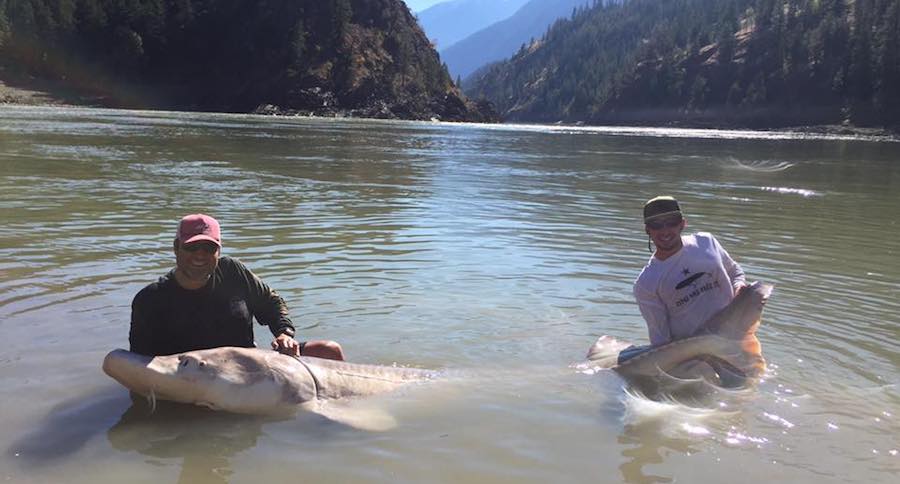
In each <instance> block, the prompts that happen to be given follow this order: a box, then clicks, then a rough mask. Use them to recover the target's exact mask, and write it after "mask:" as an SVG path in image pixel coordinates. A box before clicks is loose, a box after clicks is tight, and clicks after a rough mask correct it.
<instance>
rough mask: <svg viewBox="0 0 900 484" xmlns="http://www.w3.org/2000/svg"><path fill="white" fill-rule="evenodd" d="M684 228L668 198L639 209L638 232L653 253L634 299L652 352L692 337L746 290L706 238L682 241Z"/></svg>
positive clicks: (736, 268) (740, 275)
mask: <svg viewBox="0 0 900 484" xmlns="http://www.w3.org/2000/svg"><path fill="white" fill-rule="evenodd" d="M686 226H687V221H686V220H685V218H684V216H683V214H682V213H681V206H680V205H679V204H678V201H677V200H675V199H674V198H672V197H670V196H661V197H656V198H654V199H652V200H649V201H648V202H647V203H646V204H645V205H644V229H645V231H646V232H647V235H648V237H649V238H650V240H651V241H653V244H654V245H655V246H656V250H655V251H654V253H653V256H652V257H650V260H649V261H648V262H647V265H646V266H645V267H644V269H643V270H642V271H641V274H640V275H639V276H638V278H637V280H636V281H635V283H634V297H635V299H636V300H637V303H638V307H639V308H640V310H641V315H643V316H644V320H645V321H646V322H647V329H648V332H649V334H650V344H651V345H652V346H660V345H664V344H667V343H670V342H672V341H674V340H678V339H682V338H687V337H690V336H692V335H694V333H696V332H697V331H698V330H699V329H700V327H701V326H702V325H703V324H704V323H705V322H706V321H708V320H709V319H710V318H711V317H712V316H713V315H714V314H716V313H717V312H718V311H719V310H720V309H722V308H724V307H725V306H727V305H728V303H729V302H731V300H732V299H733V298H734V296H735V295H736V294H737V293H738V291H740V290H741V289H742V288H743V287H744V286H745V285H746V282H745V278H744V271H743V269H741V266H740V265H739V264H738V263H737V262H735V261H734V260H733V259H732V258H731V256H729V255H728V252H726V251H725V249H724V248H722V246H721V245H720V244H719V241H718V240H716V238H715V237H713V235H712V234H710V233H707V232H699V233H696V234H692V235H682V234H681V232H682V231H683V230H684V228H685V227H686ZM648 245H649V242H648Z"/></svg>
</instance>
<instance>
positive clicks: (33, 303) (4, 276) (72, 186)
mask: <svg viewBox="0 0 900 484" xmlns="http://www.w3.org/2000/svg"><path fill="white" fill-rule="evenodd" d="M658 193H670V194H673V195H675V196H676V197H678V198H679V199H680V200H682V202H683V206H684V208H685V210H686V212H687V214H688V218H689V229H692V230H705V231H712V232H714V233H715V234H716V235H717V236H718V237H719V239H720V240H721V241H722V242H723V244H724V245H725V247H726V248H727V249H728V250H729V251H730V252H731V254H732V255H733V256H734V257H735V258H736V259H737V260H738V261H739V262H741V263H742V264H743V266H744V269H745V271H747V273H748V275H749V276H750V278H751V279H759V280H763V281H767V282H772V283H774V284H776V286H777V288H776V293H775V295H774V296H773V298H772V300H771V301H770V303H769V305H768V306H767V309H766V313H765V315H764V322H763V326H762V328H761V330H760V333H759V336H760V339H761V341H762V343H763V349H764V353H765V355H766V358H767V359H768V361H769V363H770V372H769V374H768V375H767V377H766V378H765V379H764V380H763V381H762V382H760V384H759V386H758V388H756V389H755V390H754V391H752V392H749V393H742V394H740V395H722V396H719V397H717V398H720V399H721V402H720V403H721V405H715V403H716V402H713V403H714V405H712V406H711V407H712V409H709V410H700V409H691V408H689V407H687V406H683V405H666V404H654V403H651V402H648V401H645V400H641V399H636V398H633V397H630V396H628V395H627V394H626V393H625V392H624V391H623V389H622V385H621V382H620V381H619V380H618V378H617V377H615V376H614V375H611V374H605V373H604V374H599V375H585V374H581V373H578V372H577V371H575V370H574V369H572V368H570V367H569V365H570V364H571V363H574V362H577V361H579V360H580V359H581V358H582V357H583V356H584V354H585V352H586V350H587V348H588V347H589V346H590V345H591V344H592V343H593V341H594V340H595V339H596V338H597V337H598V336H599V335H602V334H611V335H614V336H617V337H619V338H623V339H630V340H634V341H641V340H643V339H645V338H646V336H645V328H644V323H643V321H642V320H641V317H640V315H639V313H638V311H637V308H636V306H635V305H634V304H633V302H632V298H631V283H632V281H633V279H634V278H635V277H636V275H637V273H638V272H639V271H640V269H641V267H642V265H643V264H644V262H645V261H646V259H647V257H648V253H647V245H646V239H645V236H644V234H643V231H642V226H641V224H640V219H639V214H640V208H641V204H642V202H643V201H644V200H646V199H647V198H650V197H652V196H654V195H656V194H658ZM198 211H202V212H206V213H210V214H212V215H214V216H216V217H217V218H218V219H219V220H220V221H221V222H222V224H223V230H224V242H225V251H224V252H225V253H226V254H227V255H231V256H235V257H238V258H240V259H241V260H243V261H244V262H245V263H247V265H249V266H250V267H251V268H252V269H254V271H255V272H257V274H259V275H260V276H262V277H263V278H264V280H266V281H267V282H268V283H269V284H270V285H271V286H273V287H275V288H276V289H277V290H279V292H280V293H281V294H282V295H283V296H284V297H285V299H286V300H287V301H288V304H289V306H290V307H291V309H292V315H293V318H294V320H295V323H296V324H297V325H298V327H299V328H302V329H301V331H300V333H301V335H302V336H303V337H305V338H330V339H335V340H338V341H340V342H341V343H342V344H343V346H344V349H345V351H346V352H347V354H348V358H350V359H351V360H353V361H358V362H370V363H382V364H390V363H393V362H396V363H398V364H402V365H412V366H418V367H426V368H438V369H445V370H446V371H447V373H448V374H449V375H451V377H450V378H449V379H448V381H447V382H443V383H437V384H434V385H426V386H422V387H416V388H412V389H409V390H407V391H401V392H399V393H398V394H394V395H390V396H387V397H384V398H378V399H375V401H373V402H369V403H370V404H371V405H374V406H377V407H378V408H379V409H380V410H384V411H386V412H388V413H390V414H391V415H393V417H394V418H395V419H396V420H397V427H396V428H394V429H392V430H389V431H386V432H380V433H374V432H363V431H357V430H353V429H348V428H345V427H342V426H339V425H336V424H331V423H328V422H325V421H322V420H319V419H315V418H312V417H310V416H304V415H300V416H298V417H297V419H295V420H287V421H268V420H264V419H255V418H247V417H235V416H228V415H211V414H208V413H198V414H196V415H194V414H186V415H180V416H178V415H174V416H173V415H166V414H155V415H152V416H150V417H141V418H136V419H131V418H128V417H123V414H124V412H125V411H126V410H127V409H128V408H129V405H130V401H129V399H128V397H127V395H126V393H125V390H124V389H122V388H121V387H119V386H118V385H117V384H116V383H115V382H113V381H112V380H110V379H109V378H108V377H106V376H105V375H104V374H103V373H102V372H101V371H100V361H101V360H102V357H103V356H104V355H105V354H106V352H108V351H109V350H111V349H113V348H116V347H127V337H128V318H129V309H130V303H131V298H132V297H133V296H134V294H135V293H136V292H137V291H138V290H139V289H140V288H141V287H143V286H144V285H146V284H147V283H149V282H152V281H153V280H155V278H157V277H158V276H159V275H162V274H163V273H164V272H166V271H167V270H168V268H170V267H171V266H172V264H173V262H174V260H173V256H172V253H171V239H172V237H173V235H174V230H175V224H176V221H177V220H178V218H179V217H180V216H181V215H183V214H187V213H192V212H198ZM898 257H900V143H891V142H876V141H871V140H853V139H821V138H820V139H808V138H804V137H802V136H774V135H771V134H760V133H716V132H704V131H686V130H631V131H629V130H589V129H571V128H546V127H511V126H494V127H480V126H465V125H443V124H428V123H405V122H375V121H359V120H321V119H316V120H308V119H281V118H265V117H250V116H231V115H207V114H189V113H151V112H126V111H104V110H80V109H72V110H63V109H38V108H14V107H0V334H2V336H3V342H4V345H3V349H0V410H2V411H0V427H2V428H3V432H2V434H0V435H2V436H0V448H2V449H0V450H2V451H3V453H2V454H0V479H4V480H6V481H11V482H29V483H30V482H86V483H87V482H90V483H97V482H126V481H127V482H179V481H180V482H191V483H203V482H262V480H266V481H269V482H287V481H288V480H290V481H293V482H391V483H394V482H406V483H419V482H475V483H477V482H485V483H496V482H516V483H522V482H535V483H544V482H592V481H593V482H635V483H644V482H673V481H679V482H707V483H717V482H726V481H727V482H731V483H741V482H747V483H751V482H752V483H755V482H816V483H819V482H866V483H871V482H893V479H894V478H891V477H890V476H891V475H894V476H896V475H897V473H898V472H900V455H898V450H900V441H898V435H900V390H898V387H897V384H898V379H900V374H898V368H900V343H898V340H900V262H898ZM256 334H257V341H258V342H259V343H260V344H267V343H268V341H269V338H270V336H269V335H268V334H267V330H266V328H264V327H259V328H258V331H257V333H256ZM707 403H708V402H707ZM717 407H718V408H717Z"/></svg>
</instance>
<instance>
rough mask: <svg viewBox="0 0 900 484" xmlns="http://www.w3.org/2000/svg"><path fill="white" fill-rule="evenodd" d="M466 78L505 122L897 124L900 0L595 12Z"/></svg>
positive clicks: (657, 3) (633, 3) (724, 0)
mask: <svg viewBox="0 0 900 484" xmlns="http://www.w3.org/2000/svg"><path fill="white" fill-rule="evenodd" d="M473 77H477V78H475V79H472V81H471V84H468V85H467V92H468V93H470V94H472V95H478V96H485V97H487V98H488V99H490V100H492V101H494V102H495V103H496V104H497V106H498V109H499V110H500V111H501V114H502V115H504V116H505V118H506V119H509V120H520V121H538V122H553V121H559V120H561V121H567V122H579V121H581V122H586V123H591V124H602V123H629V124H662V123H686V124H692V125H709V126H750V127H780V126H787V125H803V124H835V123H850V124H853V125H857V126H895V127H896V126H898V125H900V0H626V1H625V2H623V4H621V5H615V4H613V5H607V6H601V5H596V6H595V7H594V8H591V9H585V10H582V11H579V12H577V13H576V14H575V15H573V16H572V17H571V18H569V19H566V20H563V21H559V22H557V23H556V24H555V25H554V26H553V27H551V28H550V29H549V30H548V31H547V33H546V34H545V35H544V36H543V37H542V38H541V39H538V40H536V41H535V42H533V43H531V44H530V45H525V46H523V47H522V48H521V49H520V50H519V52H518V53H517V54H516V55H515V56H513V58H511V59H510V60H509V61H506V62H501V63H498V64H495V65H493V66H491V67H490V68H488V69H485V70H483V71H482V72H481V73H479V74H478V75H477V76H473Z"/></svg>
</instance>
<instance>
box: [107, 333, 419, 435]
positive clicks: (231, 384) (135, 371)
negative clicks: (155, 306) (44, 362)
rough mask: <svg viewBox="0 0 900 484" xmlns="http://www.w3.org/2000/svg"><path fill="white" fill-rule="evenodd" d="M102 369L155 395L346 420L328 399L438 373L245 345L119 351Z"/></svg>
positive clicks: (389, 387) (365, 393)
mask: <svg viewBox="0 0 900 484" xmlns="http://www.w3.org/2000/svg"><path fill="white" fill-rule="evenodd" d="M103 371H104V372H106V374H107V375H109V376H111V377H112V378H114V379H115V380H116V381H118V382H119V383H121V384H122V385H123V386H124V387H125V388H128V389H129V390H131V391H133V392H135V393H138V394H140V395H143V396H145V397H148V398H150V399H151V400H152V399H160V400H169V401H174V402H181V403H189V404H194V405H200V406H203V407H208V408H211V409H214V410H222V411H226V412H233V413H241V414H253V415H285V414H293V413H295V412H296V411H297V410H298V409H305V410H310V411H313V412H316V413H320V414H323V415H325V416H327V417H329V418H333V419H335V420H342V419H341V418H339V417H338V418H336V417H335V416H334V415H326V409H325V407H324V406H322V405H321V403H323V402H324V401H327V400H338V399H344V398H349V397H367V396H371V395H377V394H381V393H386V392H390V391H392V390H394V389H396V388H398V387H400V386H402V385H405V384H407V383H411V382H416V381H424V380H428V379H431V378H432V377H433V376H434V375H435V373H434V372H433V371H429V370H422V369H417V368H402V367H392V366H379V365H366V364H356V363H347V362H344V361H335V360H326V359H321V358H312V357H306V356H300V357H292V356H287V355H283V354H281V353H278V352H276V351H273V350H263V349H259V348H239V347H221V348H212V349H206V350H197V351H189V352H186V353H178V354H174V355H169V356H156V357H149V356H144V355H141V354H138V353H133V352H130V351H126V350H123V349H116V350H113V351H111V352H110V353H109V354H108V355H106V358H104V360H103ZM342 421H343V420H342ZM345 423H351V425H355V426H359V425H356V423H353V422H345Z"/></svg>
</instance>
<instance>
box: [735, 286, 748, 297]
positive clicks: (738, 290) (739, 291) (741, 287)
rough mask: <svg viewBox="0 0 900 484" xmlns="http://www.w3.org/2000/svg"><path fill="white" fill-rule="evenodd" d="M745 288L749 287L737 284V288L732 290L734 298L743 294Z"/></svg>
mask: <svg viewBox="0 0 900 484" xmlns="http://www.w3.org/2000/svg"><path fill="white" fill-rule="evenodd" d="M747 287H749V284H738V285H737V287H735V288H734V297H737V295H738V294H740V293H741V292H743V291H744V289H747Z"/></svg>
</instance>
